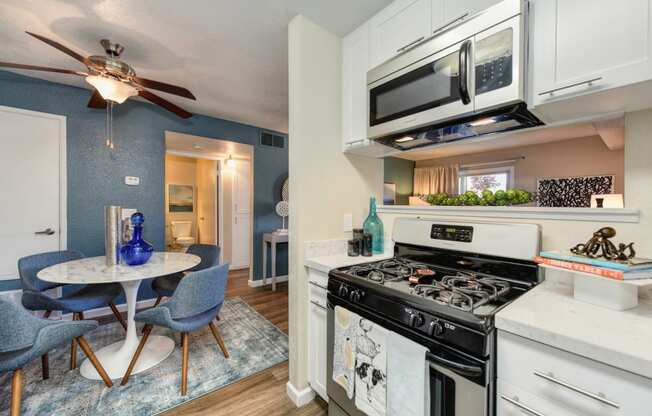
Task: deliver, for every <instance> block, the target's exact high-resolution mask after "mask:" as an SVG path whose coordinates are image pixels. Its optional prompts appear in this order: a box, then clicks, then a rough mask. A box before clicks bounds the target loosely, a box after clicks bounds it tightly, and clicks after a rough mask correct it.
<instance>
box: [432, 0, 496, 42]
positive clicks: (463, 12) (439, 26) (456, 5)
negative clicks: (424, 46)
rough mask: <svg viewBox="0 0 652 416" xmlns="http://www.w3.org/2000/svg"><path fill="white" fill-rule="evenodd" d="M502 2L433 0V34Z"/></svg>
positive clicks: (487, 0)
mask: <svg viewBox="0 0 652 416" xmlns="http://www.w3.org/2000/svg"><path fill="white" fill-rule="evenodd" d="M500 1H501V0H432V29H431V32H430V33H431V34H434V33H437V32H442V31H444V30H445V29H447V28H449V27H452V26H454V25H455V24H457V23H458V22H459V21H461V20H463V19H464V18H466V17H468V16H471V15H473V14H475V13H477V12H480V11H482V10H484V9H486V8H487V7H490V6H493V5H494V4H496V3H500Z"/></svg>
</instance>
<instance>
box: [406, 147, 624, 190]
mask: <svg viewBox="0 0 652 416" xmlns="http://www.w3.org/2000/svg"><path fill="white" fill-rule="evenodd" d="M518 156H525V159H523V160H519V161H517V162H515V163H514V185H515V187H517V188H523V189H527V190H528V191H534V190H535V188H536V182H537V178H544V177H565V176H592V175H615V176H616V186H615V188H616V189H615V192H616V193H624V189H625V186H624V172H625V170H624V169H625V168H624V153H623V150H609V149H608V148H607V146H605V144H604V142H603V141H602V139H601V138H600V137H599V136H592V137H582V138H577V139H569V140H563V141H559V142H552V143H544V144H540V145H533V146H523V147H514V148H511V149H502V150H496V151H493V152H483V153H475V154H470V155H460V156H453V157H447V158H442V159H431V160H421V161H417V162H416V167H423V166H433V165H449V164H452V163H459V164H461V165H462V164H472V163H485V162H493V161H499V160H506V159H513V158H515V157H518Z"/></svg>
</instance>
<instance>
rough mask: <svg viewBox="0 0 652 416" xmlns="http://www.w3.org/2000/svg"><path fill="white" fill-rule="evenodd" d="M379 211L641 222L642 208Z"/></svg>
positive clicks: (412, 208) (386, 210)
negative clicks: (640, 210)
mask: <svg viewBox="0 0 652 416" xmlns="http://www.w3.org/2000/svg"><path fill="white" fill-rule="evenodd" d="M378 213H382V214H399V215H417V216H433V215H436V216H451V217H475V218H477V217H483V218H519V219H534V220H560V221H593V222H609V223H614V222H621V223H622V222H627V223H638V222H639V219H640V212H639V210H636V209H625V208H542V207H519V206H511V207H484V206H474V207H448V206H435V205H432V206H429V205H381V206H379V207H378Z"/></svg>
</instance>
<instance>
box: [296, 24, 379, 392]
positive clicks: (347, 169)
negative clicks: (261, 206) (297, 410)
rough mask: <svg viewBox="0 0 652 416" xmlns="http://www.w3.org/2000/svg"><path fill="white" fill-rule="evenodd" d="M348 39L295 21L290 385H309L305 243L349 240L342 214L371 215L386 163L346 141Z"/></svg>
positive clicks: (355, 217)
mask: <svg viewBox="0 0 652 416" xmlns="http://www.w3.org/2000/svg"><path fill="white" fill-rule="evenodd" d="M341 88H342V85H341V41H340V39H339V38H338V37H337V36H335V35H333V34H331V33H329V32H327V31H325V30H324V29H322V28H320V27H319V26H317V25H315V24H314V23H313V22H311V21H310V20H308V19H307V18H305V17H303V16H297V17H295V18H294V19H293V20H292V21H291V22H290V25H289V123H290V124H289V125H290V129H289V135H290V138H291V140H289V143H290V147H289V158H290V161H289V176H290V259H289V261H290V264H289V280H290V289H289V290H290V294H289V299H290V304H289V308H290V316H289V332H290V383H291V385H292V386H293V387H294V388H295V389H296V390H299V391H301V390H304V389H305V388H306V387H307V386H308V374H307V368H308V366H307V360H308V358H307V349H308V339H307V317H308V283H307V276H306V270H305V268H304V266H303V258H304V255H303V248H304V243H305V242H306V241H310V240H324V239H332V238H345V237H347V235H346V234H345V233H344V232H343V228H342V219H343V215H344V214H346V213H351V214H353V222H354V224H361V223H362V221H363V220H364V218H365V217H366V215H367V209H368V204H369V197H370V196H372V195H373V196H376V197H377V198H378V197H379V196H380V191H381V186H382V181H383V169H382V161H380V160H375V159H367V158H358V157H350V156H345V155H344V154H343V153H342V140H341V102H342V100H341Z"/></svg>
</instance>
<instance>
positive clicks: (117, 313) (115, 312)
mask: <svg viewBox="0 0 652 416" xmlns="http://www.w3.org/2000/svg"><path fill="white" fill-rule="evenodd" d="M109 308H111V312H113V315H115V319H117V320H118V322H120V325H122V328H124V330H125V331H126V330H127V323H126V322H125V320H124V319H123V318H122V314H121V313H120V311H119V310H118V308H116V307H115V304H114V303H113V302H109Z"/></svg>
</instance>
